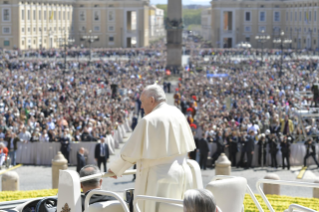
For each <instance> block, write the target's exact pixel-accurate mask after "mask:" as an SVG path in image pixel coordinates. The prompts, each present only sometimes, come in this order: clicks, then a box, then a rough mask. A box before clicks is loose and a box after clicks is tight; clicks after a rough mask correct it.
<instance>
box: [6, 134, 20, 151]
mask: <svg viewBox="0 0 319 212" xmlns="http://www.w3.org/2000/svg"><path fill="white" fill-rule="evenodd" d="M5 141H6V142H8V146H7V148H8V150H9V151H10V150H11V149H12V148H13V149H14V150H17V149H18V142H19V141H20V139H19V138H18V137H15V138H14V139H13V147H11V137H8V138H6V139H5Z"/></svg>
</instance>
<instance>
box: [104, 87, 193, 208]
mask: <svg viewBox="0 0 319 212" xmlns="http://www.w3.org/2000/svg"><path fill="white" fill-rule="evenodd" d="M141 102H142V105H141V106H142V108H143V109H144V111H145V116H144V117H143V118H142V119H141V120H139V122H138V124H137V126H136V128H135V130H134V131H133V133H132V135H131V137H130V138H129V139H128V141H127V142H126V143H125V145H124V146H123V148H122V149H121V151H120V156H119V158H118V159H117V160H114V161H113V162H112V163H111V164H110V165H109V167H110V168H109V172H110V173H114V174H115V175H116V176H115V177H114V178H117V176H121V175H122V174H123V173H124V172H125V170H127V169H128V168H130V167H132V166H133V164H135V163H136V164H137V169H136V171H137V172H136V183H135V191H134V196H136V195H149V196H157V197H165V198H173V199H183V195H184V192H185V191H186V190H188V189H191V188H192V187H193V186H192V185H193V177H192V172H191V170H190V167H189V166H188V165H187V162H186V160H187V154H188V153H189V152H191V151H193V150H194V149H195V148H196V146H195V142H194V137H193V134H192V131H191V129H190V126H189V124H188V123H187V121H186V118H185V116H184V115H183V114H182V112H181V111H180V110H179V109H178V108H176V107H175V106H170V105H168V104H167V103H166V96H165V92H164V91H163V89H162V88H161V87H160V86H159V85H156V84H154V85H149V86H146V87H145V89H144V90H143V92H142V95H141ZM139 207H140V209H141V211H152V212H153V211H154V212H156V211H157V209H156V203H155V202H152V201H142V202H140V204H139Z"/></svg>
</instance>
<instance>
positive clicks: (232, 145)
mask: <svg viewBox="0 0 319 212" xmlns="http://www.w3.org/2000/svg"><path fill="white" fill-rule="evenodd" d="M227 143H228V145H229V152H237V151H238V146H237V145H238V137H237V136H229V137H227Z"/></svg>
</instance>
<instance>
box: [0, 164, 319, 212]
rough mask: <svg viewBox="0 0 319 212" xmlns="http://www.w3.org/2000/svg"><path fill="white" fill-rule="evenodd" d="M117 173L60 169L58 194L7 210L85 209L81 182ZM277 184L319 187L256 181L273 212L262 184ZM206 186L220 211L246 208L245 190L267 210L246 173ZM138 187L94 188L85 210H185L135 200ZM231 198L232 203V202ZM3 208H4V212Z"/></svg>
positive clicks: (306, 211) (296, 209)
mask: <svg viewBox="0 0 319 212" xmlns="http://www.w3.org/2000/svg"><path fill="white" fill-rule="evenodd" d="M187 164H188V166H189V167H190V169H191V170H192V175H193V179H194V183H193V188H194V189H196V188H203V183H202V177H201V175H200V168H199V166H198V164H197V162H196V161H194V160H187ZM135 173H136V170H129V171H126V172H125V173H124V174H123V175H132V174H135ZM113 175H114V174H113V173H101V174H95V175H90V176H87V177H82V178H80V177H79V175H78V173H77V172H75V171H72V170H60V175H59V191H58V195H57V196H52V197H45V198H37V199H31V200H27V201H25V202H23V203H21V204H19V205H18V206H16V207H15V208H14V209H9V210H5V211H9V212H33V211H35V212H56V211H59V212H72V211H79V212H80V211H82V208H81V190H80V186H79V185H80V183H81V182H85V181H88V180H92V179H94V178H101V177H103V178H106V177H111V176H113ZM265 183H267V184H274V185H289V186H300V187H309V188H319V184H316V183H306V182H294V181H283V180H269V179H260V180H258V181H257V183H256V187H257V190H258V192H259V194H260V195H261V197H262V199H263V201H264V202H265V203H266V205H267V208H268V209H269V211H271V212H275V210H274V209H273V207H272V206H271V204H270V203H269V201H268V199H267V197H266V195H265V194H264V192H263V190H262V188H261V185H262V184H265ZM205 189H207V190H209V191H211V192H212V193H213V194H214V197H215V200H216V203H217V207H216V211H218V212H221V211H223V212H244V211H245V208H244V205H243V202H244V197H245V194H246V193H247V194H249V195H250V197H251V198H252V200H253V202H254V204H255V205H256V207H257V208H258V211H260V212H263V211H265V210H264V209H263V208H262V207H261V205H260V202H258V200H257V199H256V197H255V196H254V194H253V192H252V190H251V188H250V187H249V186H248V184H247V180H246V179H245V178H243V177H235V176H226V175H217V176H215V177H214V178H213V179H212V180H211V182H210V183H208V185H206V186H205ZM133 194H134V189H127V190H125V191H124V194H123V195H120V194H119V193H116V192H112V191H105V190H98V189H96V190H91V191H90V192H89V193H88V194H87V196H86V198H85V204H84V207H85V208H84V211H85V212H131V211H136V212H142V211H141V210H140V208H139V203H141V202H142V201H150V202H156V204H157V207H156V208H157V211H158V212H168V211H169V212H183V211H184V208H183V200H181V199H169V198H161V197H154V196H144V195H137V196H136V197H135V200H134V209H133V207H131V206H132V203H133V198H132V197H133ZM93 195H101V196H103V195H105V196H112V197H114V199H115V200H112V201H105V202H98V203H94V204H89V202H90V198H91V197H92V196H93ZM230 200H231V204H230ZM15 204H16V201H11V202H4V203H1V204H0V207H1V206H3V205H5V206H7V208H10V205H11V206H12V205H15ZM2 211H3V210H0V212H2ZM284 211H285V212H315V211H316V210H313V209H310V208H307V207H304V206H302V205H298V204H291V205H290V206H289V208H287V209H286V210H284Z"/></svg>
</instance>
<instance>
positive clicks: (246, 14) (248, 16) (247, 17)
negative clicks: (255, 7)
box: [245, 12, 250, 21]
mask: <svg viewBox="0 0 319 212" xmlns="http://www.w3.org/2000/svg"><path fill="white" fill-rule="evenodd" d="M245 21H250V12H245Z"/></svg>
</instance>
